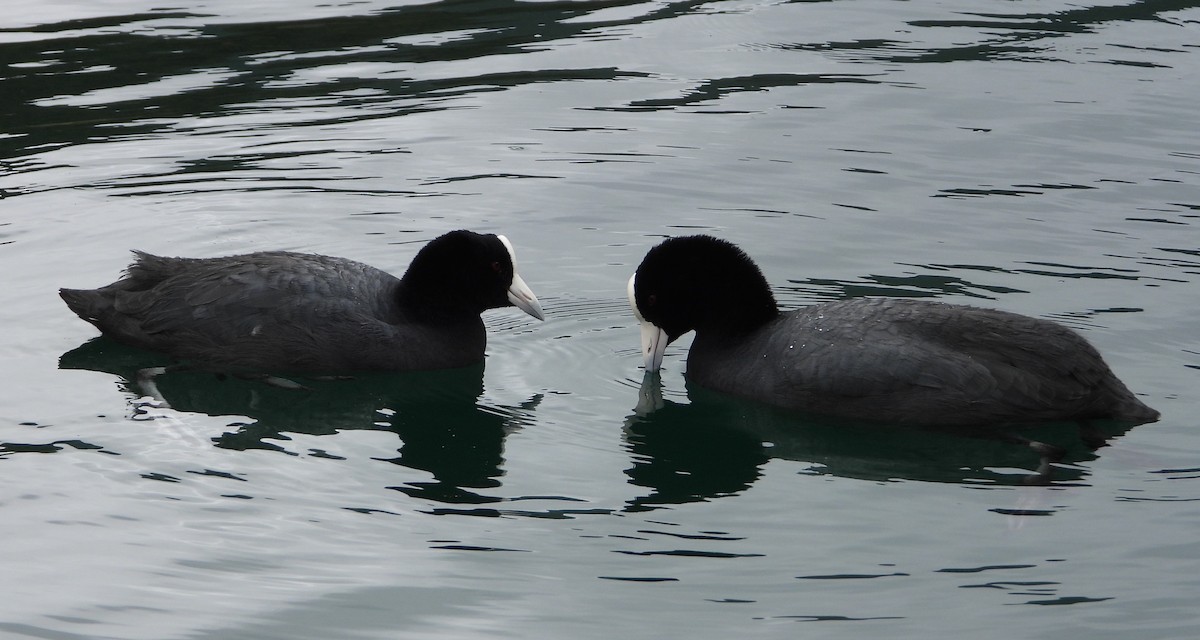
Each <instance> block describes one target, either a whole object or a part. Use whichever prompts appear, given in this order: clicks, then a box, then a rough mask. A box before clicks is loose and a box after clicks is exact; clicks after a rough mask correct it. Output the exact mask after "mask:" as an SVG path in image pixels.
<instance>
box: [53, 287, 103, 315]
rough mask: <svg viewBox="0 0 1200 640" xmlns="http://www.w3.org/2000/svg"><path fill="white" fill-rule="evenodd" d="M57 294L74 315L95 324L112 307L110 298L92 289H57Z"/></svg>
mask: <svg viewBox="0 0 1200 640" xmlns="http://www.w3.org/2000/svg"><path fill="white" fill-rule="evenodd" d="M58 295H59V297H61V298H62V299H63V302H66V303H67V306H68V307H69V308H70V309H71V311H74V312H75V315H77V316H79V317H80V318H83V319H84V320H87V321H88V322H90V323H92V324H96V323H98V322H99V321H100V319H101V318H102V317H103V316H104V315H105V312H106V311H108V310H111V309H112V299H111V298H108V297H107V296H103V295H101V294H100V293H99V292H98V291H95V290H92V289H59V290H58Z"/></svg>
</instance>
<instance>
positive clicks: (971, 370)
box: [628, 235, 1159, 426]
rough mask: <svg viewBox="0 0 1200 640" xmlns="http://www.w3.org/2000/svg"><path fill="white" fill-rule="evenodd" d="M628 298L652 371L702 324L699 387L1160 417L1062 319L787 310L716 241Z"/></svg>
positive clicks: (928, 418) (947, 420) (761, 396)
mask: <svg viewBox="0 0 1200 640" xmlns="http://www.w3.org/2000/svg"><path fill="white" fill-rule="evenodd" d="M628 294H629V302H630V305H631V306H632V307H633V312H634V315H635V316H636V317H637V318H638V320H639V322H640V323H641V330H642V353H643V356H644V362H645V368H646V371H647V372H655V371H658V370H659V367H660V366H661V363H662V358H663V352H664V350H665V349H666V347H667V345H668V344H670V343H671V342H673V341H674V340H676V339H677V338H679V337H680V336H681V335H683V334H685V333H687V332H688V331H692V330H695V332H696V335H695V338H694V340H693V342H692V346H691V349H690V351H689V352H688V356H687V370H686V376H687V379H688V381H689V382H691V383H695V384H698V385H700V386H701V387H705V388H708V389H711V390H714V391H719V392H723V393H726V394H729V395H733V396H738V397H742V398H747V399H751V400H755V401H760V402H764V403H767V404H771V405H775V406H778V407H783V408H785V409H794V410H799V411H803V412H808V413H812V414H819V415H827V416H833V417H840V418H848V419H856V420H865V421H875V422H888V423H898V424H912V425H928V426H954V425H963V426H968V425H970V426H984V425H993V424H1026V423H1039V422H1058V421H1080V423H1081V425H1082V424H1083V421H1087V420H1092V419H1102V420H1114V421H1120V422H1129V423H1134V424H1141V423H1144V422H1152V421H1154V420H1157V419H1158V416H1159V413H1158V412H1157V411H1155V410H1154V409H1151V408H1150V407H1148V406H1146V405H1145V404H1143V403H1142V402H1141V401H1140V400H1138V399H1137V398H1136V397H1135V396H1134V395H1133V393H1131V392H1130V391H1129V389H1128V388H1127V387H1126V386H1125V385H1124V384H1123V383H1122V382H1121V381H1120V380H1118V379H1117V377H1116V376H1115V375H1114V374H1113V373H1112V371H1111V370H1110V369H1109V367H1108V365H1107V364H1105V362H1104V360H1103V358H1101V356H1100V354H1099V353H1098V352H1097V351H1096V349H1095V348H1094V347H1092V345H1090V344H1089V343H1088V342H1087V341H1086V340H1085V339H1084V338H1083V337H1082V336H1080V335H1079V334H1078V333H1076V332H1074V331H1072V330H1070V329H1068V328H1066V327H1064V326H1062V325H1060V324H1057V323H1055V322H1051V321H1048V320H1042V319H1038V318H1031V317H1028V316H1024V315H1019V314H1016V313H1010V312H1005V311H998V310H993V309H983V308H976V307H971V306H964V305H955V304H945V303H939V302H930V301H922V300H910V299H899V298H855V299H848V300H840V301H835V302H827V303H823V304H816V305H813V306H809V307H805V308H802V309H798V310H795V311H789V312H786V313H785V312H780V310H779V309H778V307H777V306H776V303H775V298H774V296H773V295H772V293H771V289H770V287H769V285H768V284H767V280H766V279H765V278H764V277H763V275H762V272H761V271H760V270H759V268H758V266H757V265H755V264H754V262H753V261H752V260H751V259H750V257H749V256H747V255H746V254H745V253H744V252H743V251H742V250H741V249H739V248H738V247H736V246H735V245H733V244H731V243H729V242H726V241H724V240H720V239H717V238H714V237H711V236H704V235H699V236H685V237H677V238H671V239H668V240H665V241H663V242H662V243H661V244H659V245H658V246H656V247H654V248H652V249H651V250H650V251H649V252H648V253H647V254H646V257H645V258H644V259H643V260H642V263H641V265H640V266H638V268H637V271H636V272H635V273H634V275H633V276H632V277H631V278H630V279H629V284H628Z"/></svg>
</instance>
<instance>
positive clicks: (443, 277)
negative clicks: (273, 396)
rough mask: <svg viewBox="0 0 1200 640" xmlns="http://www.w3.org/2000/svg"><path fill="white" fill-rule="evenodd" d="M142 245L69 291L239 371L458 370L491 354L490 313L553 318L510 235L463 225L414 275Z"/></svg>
mask: <svg viewBox="0 0 1200 640" xmlns="http://www.w3.org/2000/svg"><path fill="white" fill-rule="evenodd" d="M136 253H137V260H136V261H134V263H133V264H132V265H131V266H130V267H129V269H128V270H127V272H126V275H125V277H124V278H122V279H121V280H118V281H117V282H115V283H113V284H110V285H108V286H105V287H101V288H99V289H94V290H80V289H62V290H60V295H61V296H62V298H63V300H65V301H66V303H67V305H68V306H69V307H71V310H72V311H74V312H75V313H76V314H78V315H79V317H81V318H83V319H84V320H87V321H88V322H90V323H92V324H94V325H96V326H97V327H98V328H99V329H100V330H101V331H102V332H104V334H105V335H108V336H110V337H112V338H114V339H116V340H119V341H121V342H125V343H128V344H132V345H134V346H139V347H143V348H148V349H152V350H156V351H161V352H165V353H167V354H169V355H172V356H174V357H177V358H181V359H183V360H184V361H186V362H188V363H190V364H193V365H195V366H198V367H202V368H206V369H214V370H220V371H235V372H267V371H270V372H298V371H320V372H345V371H364V370H386V371H409V370H425V369H446V368H453V367H462V366H466V365H470V364H475V363H478V362H481V361H482V360H483V355H484V347H485V344H486V336H485V333H484V327H483V321H482V320H481V319H480V317H479V314H480V313H481V312H482V311H484V310H486V309H492V308H496V307H503V306H508V305H510V304H511V305H516V306H517V307H519V308H520V309H522V310H523V311H525V312H526V313H528V314H530V315H532V316H534V317H536V318H538V319H541V318H542V309H541V306H540V304H539V303H538V300H537V298H536V297H535V296H534V295H533V292H532V291H530V289H529V287H528V286H526V284H525V282H524V281H523V280H522V279H521V277H520V276H519V275H518V274H517V271H516V259H515V257H514V253H513V248H512V245H511V244H510V243H509V241H508V240H507V239H506V238H505V237H504V236H496V235H481V234H476V233H472V232H469V231H454V232H451V233H448V234H445V235H443V236H441V237H439V238H436V239H435V240H433V241H432V242H430V243H429V244H428V245H426V246H425V247H423V248H422V249H421V251H420V252H418V253H417V255H416V257H415V258H414V259H413V261H412V264H411V265H410V266H409V268H408V271H407V272H406V273H405V274H404V277H403V278H395V277H393V276H391V275H389V274H387V273H385V272H383V271H380V270H378V269H376V268H374V267H370V266H367V265H365V264H361V263H358V262H354V261H351V260H347V259H344V258H331V257H327V256H319V255H310V254H299V253H288V252H281V251H280V252H262V253H252V254H247V255H240V256H230V257H224V258H201V259H195V258H162V257H158V256H153V255H150V254H147V253H141V252H136Z"/></svg>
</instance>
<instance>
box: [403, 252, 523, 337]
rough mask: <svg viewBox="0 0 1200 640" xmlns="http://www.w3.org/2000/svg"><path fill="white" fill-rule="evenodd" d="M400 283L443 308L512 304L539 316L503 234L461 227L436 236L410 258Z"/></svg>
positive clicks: (478, 308)
mask: <svg viewBox="0 0 1200 640" xmlns="http://www.w3.org/2000/svg"><path fill="white" fill-rule="evenodd" d="M404 281H405V283H406V285H407V286H409V287H410V288H411V289H413V290H415V292H417V293H418V295H419V296H421V297H422V298H424V299H426V300H436V301H437V302H438V306H441V307H445V308H449V309H455V310H462V311H465V312H470V313H474V314H478V313H479V312H481V311H483V310H485V309H494V308H497V307H506V306H510V305H513V306H516V307H518V308H520V309H521V310H522V311H524V312H525V313H528V314H529V315H531V316H533V317H535V318H537V319H539V320H541V319H542V318H543V315H542V308H541V305H540V304H539V302H538V299H537V297H536V296H534V294H533V292H532V291H531V290H530V289H529V287H528V286H527V285H526V284H525V281H524V280H522V279H521V276H520V275H519V274H518V273H517V266H516V255H515V253H514V251H513V247H512V244H511V243H510V242H509V241H508V239H507V238H505V237H504V236H498V235H493V234H480V233H474V232H471V231H463V230H460V231H451V232H450V233H447V234H445V235H442V236H439V237H438V238H435V239H434V240H432V241H431V242H430V243H429V244H427V245H425V247H424V248H422V249H421V251H420V252H418V253H417V256H416V257H415V258H413V261H412V264H411V265H410V266H409V268H408V271H407V272H406V273H405V275H404Z"/></svg>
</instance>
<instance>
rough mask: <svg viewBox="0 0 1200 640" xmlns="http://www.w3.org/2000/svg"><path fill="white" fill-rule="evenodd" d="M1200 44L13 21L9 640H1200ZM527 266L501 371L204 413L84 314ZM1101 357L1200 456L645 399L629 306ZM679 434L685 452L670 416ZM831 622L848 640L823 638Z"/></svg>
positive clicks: (51, 11)
mask: <svg viewBox="0 0 1200 640" xmlns="http://www.w3.org/2000/svg"><path fill="white" fill-rule="evenodd" d="M1198 34H1200V3H1195V2H1190V3H1189V2H1136V3H1129V4H1113V5H1094V6H1084V5H1079V4H1068V3H1055V2H1036V3H1035V2H1004V3H997V2H985V1H982V0H981V1H977V2H955V3H949V4H928V3H894V2H875V1H868V2H859V1H851V0H841V1H837V2H760V1H754V2H712V3H700V2H682V3H644V2H496V1H491V2H436V3H424V4H417V3H411V4H407V5H404V4H400V5H394V4H387V3H373V2H362V3H355V4H345V5H329V4H311V5H304V4H295V3H289V4H288V6H287V7H286V8H284V7H282V6H275V4H273V3H263V2H253V1H251V2H239V3H232V2H212V3H208V4H183V5H175V6H172V7H171V8H165V9H164V8H161V5H154V4H153V3H150V4H139V3H137V2H135V1H133V0H127V1H118V2H108V3H101V4H96V5H94V6H92V5H88V4H86V3H84V4H77V5H54V4H46V3H38V4H37V5H36V6H34V5H32V4H30V5H29V6H21V7H20V8H19V10H12V11H9V12H7V14H6V16H5V17H4V18H3V19H0V196H2V198H0V268H2V269H3V272H4V273H5V274H7V277H6V278H5V283H6V284H5V286H4V287H2V288H0V323H2V324H3V326H4V327H5V331H4V332H3V334H2V336H3V337H2V338H0V363H2V364H0V477H2V478H3V481H2V486H3V489H0V514H2V515H3V517H2V518H0V539H3V540H4V541H5V544H4V545H3V551H2V552H0V562H2V563H3V567H4V570H3V572H0V590H2V591H0V592H2V593H3V594H4V597H3V598H0V637H6V638H7V637H13V638H89V639H90V638H121V639H141V638H146V639H155V640H162V639H166V638H214V639H215V638H222V639H224V638H237V639H239V640H240V639H267V638H270V639H284V638H287V639H289V640H290V639H298V638H314V639H316V638H321V639H325V638H427V637H438V638H451V639H460V638H461V639H473V638H489V639H491V638H509V637H511V638H556V639H557V638H610V637H618V636H625V637H630V638H650V637H654V638H658V637H676V636H685V635H686V636H688V637H700V638H727V637H771V638H774V637H780V638H792V637H797V636H798V635H800V634H804V636H805V637H808V636H815V637H822V638H825V637H828V638H851V639H858V638H863V637H868V636H877V637H887V638H928V637H931V636H935V635H936V636H937V637H942V636H944V637H971V638H983V639H986V638H1006V639H1007V638H1089V639H1095V638H1111V639H1114V640H1115V639H1120V640H1126V639H1129V638H1139V639H1141V638H1164V639H1165V638H1188V637H1191V636H1192V635H1194V628H1195V626H1196V615H1195V614H1194V609H1195V604H1194V600H1195V598H1194V595H1195V593H1196V592H1197V588H1200V578H1197V577H1196V576H1197V575H1200V571H1198V567H1197V566H1196V564H1197V560H1196V559H1197V558H1200V546H1198V543H1197V542H1196V536H1195V532H1196V530H1197V526H1198V525H1200V510H1198V509H1197V508H1196V507H1195V506H1194V505H1196V504H1197V500H1200V437H1198V436H1197V434H1196V430H1195V427H1196V425H1195V420H1194V419H1193V416H1194V415H1196V414H1197V413H1200V394H1197V392H1196V388H1197V386H1198V384H1197V382H1198V374H1200V355H1198V354H1200V339H1198V338H1197V335H1200V334H1198V333H1197V324H1196V320H1195V309H1196V307H1197V304H1198V302H1197V301H1198V300H1200V296H1197V286H1196V285H1195V284H1194V280H1195V279H1196V278H1197V277H1198V276H1200V257H1198V256H1200V234H1197V233H1196V231H1195V228H1196V223H1197V219H1198V217H1197V216H1198V215H1200V214H1198V211H1200V137H1197V135H1196V132H1195V129H1196V127H1195V104H1196V103H1197V102H1198V101H1200V89H1198V87H1200V76H1198V73H1197V69H1200V64H1198V63H1197V60H1198V59H1200V58H1197V56H1200V37H1198ZM460 227H466V228H471V229H475V230H478V231H491V232H498V233H504V234H506V235H507V236H508V237H509V238H510V239H511V240H512V241H513V243H514V245H515V246H516V250H517V255H518V258H519V261H520V270H521V273H522V275H523V277H524V278H525V280H526V281H527V282H528V283H529V284H530V286H531V287H532V288H533V289H534V291H535V292H536V293H537V294H538V296H539V297H540V298H541V299H542V302H543V304H544V307H545V309H546V314H547V319H546V321H545V322H544V323H538V322H537V321H535V320H533V319H531V318H529V317H527V316H524V315H523V314H521V313H519V312H517V311H515V310H498V311H492V312H489V313H488V314H487V315H486V316H485V320H486V322H487V324H488V327H489V347H488V353H489V355H488V359H487V362H486V366H485V367H483V368H482V369H471V370H466V371H456V372H443V373H437V374H421V375H381V376H372V377H366V378H359V379H356V380H349V381H348V380H330V381H309V382H308V384H309V386H310V389H309V390H307V391H296V390H286V389H278V388H274V387H267V386H264V385H262V384H259V383H254V382H248V381H243V380H235V379H230V378H218V377H216V376H212V375H206V374H198V373H181V374H174V375H171V376H165V377H164V378H163V379H161V380H160V391H161V392H162V394H163V396H164V397H165V398H166V400H167V401H169V403H170V407H164V406H160V405H158V404H157V403H155V402H153V401H152V400H151V399H149V398H147V397H145V396H144V393H145V390H144V389H142V388H140V387H139V386H138V385H137V383H136V381H135V380H134V375H133V372H134V371H136V369H137V368H138V367H140V366H145V365H146V364H147V363H149V362H153V361H154V360H153V356H149V359H148V356H147V354H144V353H140V352H136V351H132V350H129V349H126V348H123V347H120V346H117V345H114V344H112V343H109V342H107V341H103V340H99V341H96V340H93V338H94V337H95V331H94V330H93V329H92V328H91V327H90V326H88V325H86V324H85V323H83V322H81V321H79V320H78V319H77V318H75V317H74V316H72V315H71V314H70V313H69V311H68V310H67V309H66V308H65V306H63V305H62V303H61V301H60V300H59V299H58V297H57V295H56V291H57V288H58V287H60V286H69V287H90V286H98V285H100V284H104V283H107V282H109V281H111V280H112V279H113V278H115V276H116V275H117V274H118V273H119V271H120V270H121V269H122V268H123V267H124V266H125V264H127V262H128V259H129V250H130V249H133V248H138V249H143V250H147V251H152V252H156V253H163V254H171V255H188V256H209V255H221V254H230V253H237V252H245V251H252V250H261V249H289V250H300V251H312V252H320V253H327V254H333V255H342V256H346V257H350V258H354V259H358V260H361V261H364V262H367V263H370V264H374V265H376V266H378V267H380V268H384V269H388V270H390V271H393V272H395V273H400V272H402V271H403V269H404V267H405V266H406V265H407V264H408V261H409V260H410V258H411V257H412V255H413V254H414V253H415V251H416V250H417V248H418V247H419V246H420V245H421V244H422V243H424V242H426V241H428V240H429V239H431V238H433V237H435V236H437V235H439V234H440V233H442V232H444V231H447V230H450V229H455V228H460ZM695 232H706V233H712V234H715V235H719V236H721V237H725V238H727V239H729V240H732V241H734V242H736V243H738V244H739V245H741V246H742V247H743V248H745V249H746V250H747V251H748V252H749V253H750V254H751V255H752V256H753V257H754V258H755V259H756V260H757V261H758V263H759V264H760V266H761V267H762V269H763V271H764V273H765V274H766V276H767V278H768V279H769V280H770V281H771V283H772V285H773V286H774V287H775V291H776V295H777V297H778V298H779V300H780V301H781V303H782V304H783V305H784V306H787V307H796V306H801V305H804V304H809V303H811V302H814V301H820V300H828V299H837V298H842V297H847V296H863V295H885V296H905V297H924V298H936V299H939V300H945V301H951V302H965V303H971V304H977V305H982V306H991V307H997V308H1003V309H1008V310H1012V311H1017V312H1021V313H1027V314H1030V315H1035V316H1040V317H1046V318H1052V319H1055V320H1058V321H1060V322H1063V323H1065V324H1067V325H1069V326H1071V327H1073V328H1076V329H1078V330H1080V331H1081V332H1083V333H1084V334H1085V335H1086V336H1087V337H1088V338H1089V339H1090V340H1091V341H1092V342H1093V343H1094V344H1096V345H1097V347H1098V348H1099V349H1100V350H1101V351H1102V352H1103V353H1104V354H1105V356H1106V358H1107V359H1108V361H1109V362H1110V364H1112V366H1113V368H1114V369H1115V370H1116V372H1117V373H1118V375H1120V376H1121V377H1122V378H1123V379H1124V380H1125V381H1126V382H1127V383H1128V384H1129V386H1130V387H1131V388H1133V389H1134V390H1135V391H1137V392H1139V393H1140V394H1141V395H1142V397H1143V398H1144V399H1145V401H1146V402H1147V403H1148V404H1150V405H1151V406H1153V407H1155V408H1157V409H1159V410H1161V411H1162V412H1163V419H1162V420H1161V421H1160V422H1158V423H1156V424H1151V425H1143V426H1139V427H1136V428H1133V429H1130V430H1118V431H1115V432H1112V433H1109V435H1110V436H1111V440H1110V441H1109V443H1108V446H1106V447H1103V448H1100V449H1097V450H1091V449H1089V448H1087V447H1084V446H1083V445H1082V444H1080V443H1078V442H1076V441H1075V440H1073V434H1072V433H1071V432H1070V430H1068V429H1050V430H1049V431H1048V432H1046V433H1044V434H1039V437H1045V438H1047V439H1050V440H1054V441H1057V442H1061V443H1063V444H1065V445H1068V446H1069V450H1068V454H1067V456H1066V458H1065V459H1064V461H1063V462H1062V463H1059V464H1057V465H1054V466H1053V467H1052V468H1049V469H1046V468H1039V461H1038V460H1037V459H1036V457H1035V456H1032V455H1031V454H1030V453H1029V452H1028V451H1027V450H1025V449H1022V448H1020V447H1014V446H1013V445H1009V444H1005V443H1002V442H997V441H995V440H989V439H982V438H966V437H960V436H957V435H953V434H945V433H927V432H919V431H910V430H900V429H894V428H886V427H872V426H863V425H834V424H828V423H822V422H816V421H812V420H809V419H805V418H801V417H797V416H790V415H786V414H781V413H779V412H775V411H771V410H766V409H763V408H761V407H757V406H754V405H751V404H743V403H735V402H731V401H728V400H726V399H721V398H712V397H710V396H708V395H707V394H703V393H700V392H697V390H694V389H693V390H688V389H687V388H686V386H685V384H684V380H683V376H682V375H681V372H682V369H683V364H684V354H685V353H686V347H687V341H686V340H685V341H683V342H681V344H679V345H678V346H674V347H672V348H671V349H669V350H668V352H667V357H666V361H665V365H664V373H663V376H662V379H661V381H660V384H661V386H660V387H653V386H651V387H646V388H643V380H642V373H641V369H640V357H639V354H638V330H637V327H636V323H635V321H634V319H633V317H632V315H631V314H630V312H629V310H628V307H627V303H626V301H625V282H626V280H627V279H628V277H629V274H630V273H631V272H632V270H633V269H634V268H635V267H636V265H637V264H638V262H639V261H640V260H641V257H642V255H644V253H645V251H646V250H647V249H649V248H650V247H651V246H653V245H654V244H655V243H656V242H657V241H658V240H659V239H660V238H662V237H664V236H670V235H680V234H686V233H695ZM657 394H661V398H659V400H658V402H657V409H656V410H654V411H646V407H647V399H649V398H654V397H657ZM813 622H825V623H832V624H821V625H813V624H811V623H813Z"/></svg>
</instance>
